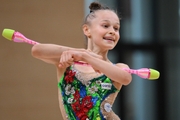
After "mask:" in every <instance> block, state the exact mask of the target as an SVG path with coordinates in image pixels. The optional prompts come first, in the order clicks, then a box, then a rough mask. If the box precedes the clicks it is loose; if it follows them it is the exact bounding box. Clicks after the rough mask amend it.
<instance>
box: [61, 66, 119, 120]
mask: <svg viewBox="0 0 180 120" xmlns="http://www.w3.org/2000/svg"><path fill="white" fill-rule="evenodd" d="M70 70H72V71H71V73H70V77H66V76H68V75H67V74H62V73H63V72H62V71H59V73H58V80H59V81H58V82H59V84H58V85H59V88H60V90H61V91H60V90H59V92H58V93H59V105H60V109H61V113H62V116H63V119H64V120H78V119H77V118H75V117H78V118H79V119H80V120H83V119H84V120H120V119H119V117H118V116H117V115H116V114H114V112H113V111H112V110H111V106H112V105H113V103H114V100H115V98H116V96H117V94H118V90H120V88H121V85H120V84H119V83H114V82H113V81H111V80H110V79H109V78H107V77H106V76H105V75H104V74H100V73H96V72H94V70H93V68H91V67H89V66H86V67H85V66H83V67H82V66H80V65H76V66H74V67H71V69H70ZM85 70H86V71H85ZM72 72H73V73H72ZM74 73H75V74H74ZM71 76H72V77H75V78H73V79H72V78H71ZM82 76H83V77H82ZM84 76H85V77H84ZM65 77H66V78H65ZM64 78H65V79H66V80H65V79H64ZM62 92H63V94H62ZM83 111H84V112H83ZM87 118H88V119H87Z"/></svg>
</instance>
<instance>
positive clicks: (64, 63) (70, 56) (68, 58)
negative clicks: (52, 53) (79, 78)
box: [59, 49, 102, 68]
mask: <svg viewBox="0 0 180 120" xmlns="http://www.w3.org/2000/svg"><path fill="white" fill-rule="evenodd" d="M85 54H86V55H90V56H93V57H95V58H99V59H102V56H100V55H98V54H96V53H94V52H92V51H91V50H86V49H75V50H67V51H64V52H62V54H61V57H60V61H59V67H60V68H67V67H69V66H71V65H72V64H73V63H74V62H75V61H84V59H83V55H85ZM84 62H86V61H84Z"/></svg>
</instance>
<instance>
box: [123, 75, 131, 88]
mask: <svg viewBox="0 0 180 120" xmlns="http://www.w3.org/2000/svg"><path fill="white" fill-rule="evenodd" d="M131 81H132V76H131V74H129V73H128V75H127V76H126V77H125V79H124V85H125V86H126V85H129V84H130V83H131Z"/></svg>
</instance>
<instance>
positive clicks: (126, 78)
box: [82, 54, 131, 85]
mask: <svg viewBox="0 0 180 120" xmlns="http://www.w3.org/2000/svg"><path fill="white" fill-rule="evenodd" d="M82 57H83V58H82V59H83V60H84V61H86V62H87V63H89V64H91V65H92V67H93V68H95V69H96V70H99V71H100V72H102V73H103V74H105V75H106V76H107V77H109V78H110V79H112V80H113V81H116V82H119V83H121V84H124V85H127V84H129V83H130V82H131V75H130V74H129V73H128V72H126V71H124V70H123V69H122V68H124V67H126V68H127V67H128V66H127V65H124V64H122V65H119V66H117V65H114V64H112V63H109V62H106V61H104V60H101V59H98V58H95V57H93V56H90V55H88V54H83V56H82Z"/></svg>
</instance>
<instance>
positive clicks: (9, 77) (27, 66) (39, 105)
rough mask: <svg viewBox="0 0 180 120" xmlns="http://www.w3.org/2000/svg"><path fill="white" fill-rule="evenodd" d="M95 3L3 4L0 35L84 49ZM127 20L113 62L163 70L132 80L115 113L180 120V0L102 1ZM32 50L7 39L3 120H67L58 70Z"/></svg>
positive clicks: (0, 71) (0, 54) (4, 0)
mask: <svg viewBox="0 0 180 120" xmlns="http://www.w3.org/2000/svg"><path fill="white" fill-rule="evenodd" d="M93 1H94V0H79V1H78V2H75V1H73V2H72V1H68V0H46V1H40V0H0V31H3V29H4V28H10V29H14V30H16V31H19V32H21V33H23V34H24V35H25V36H26V37H28V38H31V39H33V40H36V41H38V42H42V43H54V44H61V45H67V46H71V47H84V46H85V40H84V36H83V33H82V30H81V25H82V23H83V19H84V17H85V16H86V15H87V14H88V13H89V9H88V6H89V4H90V3H91V2H93ZM98 1H99V2H101V3H103V4H105V5H107V6H109V7H111V8H112V9H114V10H115V11H117V13H118V14H119V16H120V17H121V18H122V20H121V30H120V34H121V39H120V41H119V43H118V45H117V46H116V47H115V49H114V50H112V51H110V53H109V58H110V59H111V60H112V62H115V63H116V62H123V63H126V64H128V65H129V66H130V67H131V68H133V69H139V68H143V67H147V68H153V69H156V70H158V71H160V73H161V76H160V78H159V79H158V80H155V81H150V80H145V79H141V78H139V77H138V76H135V75H133V81H132V82H131V84H129V85H128V86H124V87H123V88H122V90H121V91H120V93H119V95H118V97H117V99H116V101H115V104H114V106H113V109H114V111H115V112H116V113H117V114H118V115H119V116H120V117H121V119H122V120H180V103H179V101H180V81H179V79H180V74H179V71H180V64H179V61H180V56H179V54H180V44H179V38H180V36H179V29H180V24H179V22H180V9H179V7H180V4H179V3H180V2H179V0H98ZM31 47H32V46H31V45H28V44H25V43H13V42H11V41H8V40H6V39H5V38H3V37H0V120H12V119H13V120H49V119H51V120H61V119H62V118H61V114H60V110H59V106H58V96H57V94H58V93H57V92H58V88H57V79H56V69H55V67H54V66H52V65H49V64H46V63H44V62H42V61H40V60H37V59H34V58H33V57H32V56H31Z"/></svg>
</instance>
